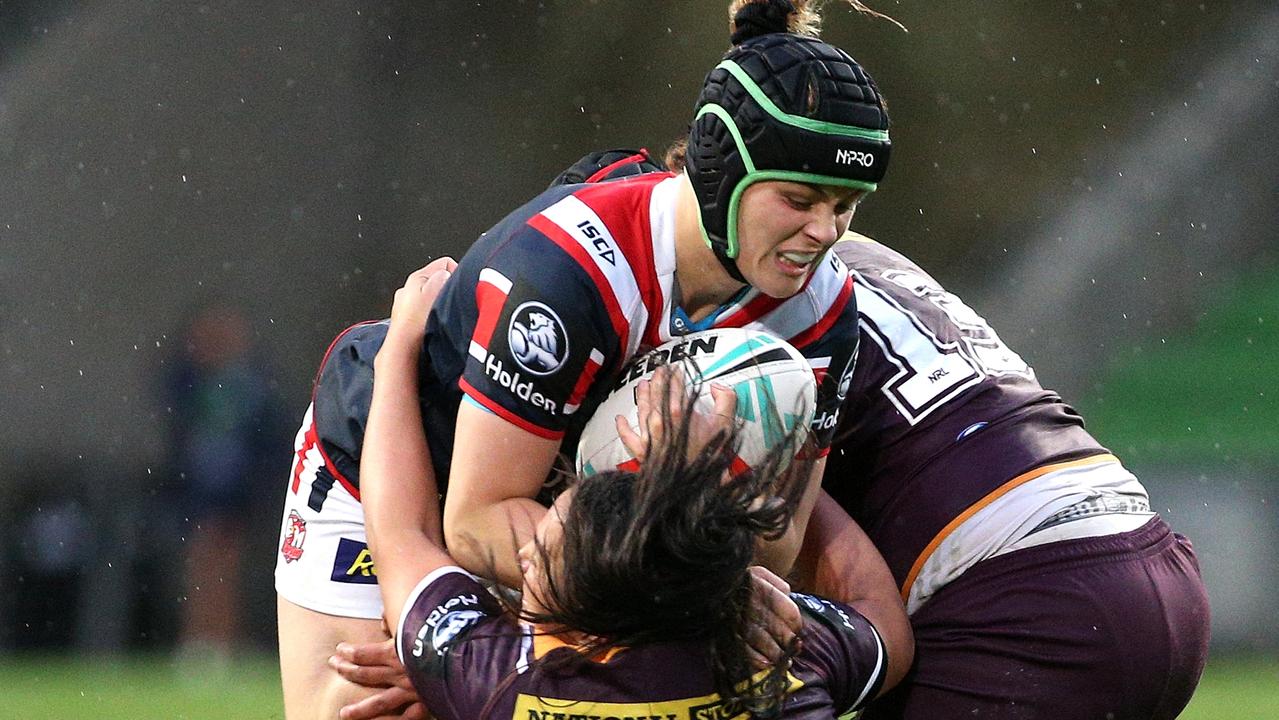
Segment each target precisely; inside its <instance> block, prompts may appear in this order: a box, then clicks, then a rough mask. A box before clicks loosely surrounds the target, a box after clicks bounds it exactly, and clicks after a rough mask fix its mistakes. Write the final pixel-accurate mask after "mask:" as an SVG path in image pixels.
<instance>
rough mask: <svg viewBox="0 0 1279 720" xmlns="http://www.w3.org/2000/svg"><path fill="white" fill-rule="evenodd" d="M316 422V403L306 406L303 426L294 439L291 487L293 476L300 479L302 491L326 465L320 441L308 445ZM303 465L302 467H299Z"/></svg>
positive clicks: (299, 488)
mask: <svg viewBox="0 0 1279 720" xmlns="http://www.w3.org/2000/svg"><path fill="white" fill-rule="evenodd" d="M314 424H315V403H311V404H310V405H307V406H306V415H304V416H303V417H302V427H300V428H298V434H297V437H296V438H294V440H293V468H292V477H290V478H289V487H290V488H292V487H293V478H297V479H298V490H297V492H302V488H303V487H310V485H311V483H312V482H314V481H315V474H316V473H318V472H319V471H320V468H322V467H324V454H323V453H322V452H321V451H320V443H319V442H318V441H317V442H315V443H312V444H311V445H309V446H308V445H307V437H306V436H307V434H308V433H310V432H311V427H312V426H313V425H314ZM299 465H301V467H299Z"/></svg>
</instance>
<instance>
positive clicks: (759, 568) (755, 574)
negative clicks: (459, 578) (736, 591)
mask: <svg viewBox="0 0 1279 720" xmlns="http://www.w3.org/2000/svg"><path fill="white" fill-rule="evenodd" d="M750 571H751V582H752V583H758V582H761V581H763V582H766V583H768V584H769V585H772V586H773V587H775V588H777V589H778V590H779V591H781V593H782V594H783V595H790V583H788V582H786V581H785V580H783V579H782V578H781V577H780V576H779V575H778V574H777V573H775V572H773V571H772V570H769V569H768V568H766V567H764V566H763V565H752V566H751V568H750ZM797 609H798V608H797ZM392 653H394V650H392ZM397 659H398V658H397Z"/></svg>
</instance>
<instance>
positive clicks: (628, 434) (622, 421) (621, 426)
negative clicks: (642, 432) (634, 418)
mask: <svg viewBox="0 0 1279 720" xmlns="http://www.w3.org/2000/svg"><path fill="white" fill-rule="evenodd" d="M613 424H614V425H616V426H617V437H618V438H620V439H621V441H622V446H623V447H625V448H626V452H628V453H630V454H631V457H633V458H635V459H636V460H639V461H640V462H644V458H646V457H648V446H647V445H645V443H644V440H643V439H642V438H641V437H640V436H639V433H637V432H635V430H634V429H632V428H631V424H630V422H628V421H627V420H626V416H625V415H618V416H617V417H615V418H613Z"/></svg>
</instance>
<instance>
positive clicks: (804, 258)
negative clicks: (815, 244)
mask: <svg viewBox="0 0 1279 720" xmlns="http://www.w3.org/2000/svg"><path fill="white" fill-rule="evenodd" d="M781 256H782V257H783V258H785V259H786V260H788V261H789V262H793V263H795V264H796V265H807V264H809V263H811V262H812V261H814V260H816V259H817V253H798V252H784V253H781Z"/></svg>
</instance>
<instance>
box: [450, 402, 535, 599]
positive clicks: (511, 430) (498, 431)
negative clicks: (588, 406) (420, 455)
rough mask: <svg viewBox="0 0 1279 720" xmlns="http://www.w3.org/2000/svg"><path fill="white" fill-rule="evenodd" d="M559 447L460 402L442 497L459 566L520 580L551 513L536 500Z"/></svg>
mask: <svg viewBox="0 0 1279 720" xmlns="http://www.w3.org/2000/svg"><path fill="white" fill-rule="evenodd" d="M559 447H560V444H559V441H558V440H551V439H547V438H543V437H539V436H536V435H533V434H532V433H529V432H527V431H525V430H523V429H521V428H519V427H516V426H515V425H513V424H511V423H509V422H507V421H506V420H504V419H502V418H501V417H499V416H497V415H494V414H493V413H490V412H488V411H486V410H484V409H483V408H480V407H478V406H476V405H474V404H472V403H470V402H463V403H462V406H461V407H460V408H459V409H458V412H457V435H456V439H455V441H454V444H453V468H452V472H451V474H450V476H449V489H448V495H447V497H446V498H445V501H444V539H445V541H446V543H447V547H448V549H449V552H450V553H451V554H452V555H453V557H455V558H457V560H458V563H459V564H460V565H462V567H464V568H466V569H467V570H470V571H471V572H473V573H476V574H477V575H483V576H485V577H490V578H493V579H495V580H498V581H500V582H501V583H503V584H504V585H507V586H508V587H519V586H520V580H521V578H520V575H521V574H520V568H519V560H518V556H517V554H518V552H519V549H520V547H521V546H522V545H523V544H524V543H526V542H528V541H529V539H531V538H532V537H533V530H534V528H536V527H537V522H538V521H539V520H541V519H542V516H543V515H544V514H546V508H544V507H542V505H540V504H539V503H537V502H536V501H535V500H533V499H532V498H534V497H535V496H536V495H537V493H538V491H539V490H541V488H542V483H543V481H544V480H545V479H546V476H547V473H548V472H549V471H550V468H551V466H552V464H553V463H554V461H555V456H556V453H557V452H559Z"/></svg>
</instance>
